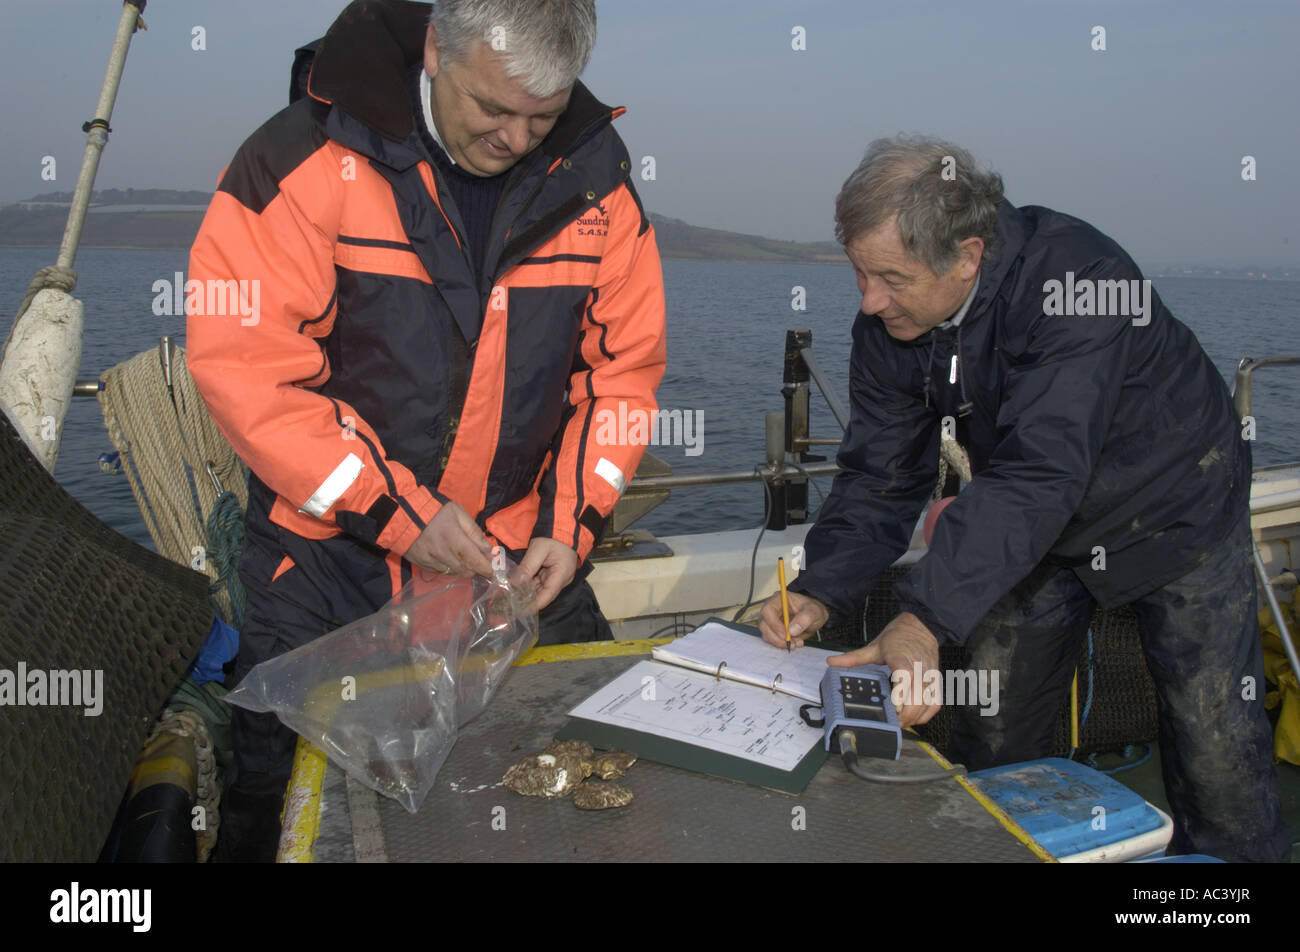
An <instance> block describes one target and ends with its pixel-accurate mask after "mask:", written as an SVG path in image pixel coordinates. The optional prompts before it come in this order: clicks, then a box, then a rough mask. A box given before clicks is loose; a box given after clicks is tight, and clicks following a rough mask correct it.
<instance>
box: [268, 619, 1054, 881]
mask: <svg viewBox="0 0 1300 952" xmlns="http://www.w3.org/2000/svg"><path fill="white" fill-rule="evenodd" d="M649 647H650V643H649V642H644V641H642V642H604V643H597V644H589V645H563V646H554V647H551V648H540V649H535V650H534V651H533V652H530V654H529V655H527V656H525V657H524V658H523V659H521V661H520V665H519V666H518V667H517V668H515V669H514V670H513V671H512V672H511V674H510V677H509V678H508V679H507V680H506V681H505V683H504V684H503V685H502V687H501V689H500V691H499V693H498V694H497V696H496V697H495V698H494V700H493V702H492V704H491V705H490V706H489V707H488V709H487V710H486V711H485V712H484V713H483V714H482V715H480V716H479V717H478V718H476V719H475V720H474V721H472V722H471V723H470V724H468V725H467V726H466V727H465V728H464V729H463V730H462V731H461V733H460V737H459V740H458V741H457V744H456V746H455V748H454V749H453V750H452V752H451V755H450V756H449V757H448V759H447V762H446V763H445V764H444V765H443V768H442V770H441V771H440V772H439V774H438V778H437V781H436V782H435V784H434V787H433V789H432V790H431V791H430V793H429V795H428V797H427V798H426V799H425V801H424V803H423V805H422V806H421V808H420V810H419V812H417V813H415V814H409V813H407V812H406V811H405V810H404V809H403V808H402V807H401V806H400V805H399V804H397V803H396V802H395V801H393V800H390V799H388V798H387V797H382V796H380V795H378V794H376V793H374V792H373V791H371V790H370V789H369V788H367V787H364V786H363V785H361V784H360V783H358V782H356V781H355V780H352V779H351V778H349V777H347V776H346V775H345V774H344V773H343V771H342V770H340V769H339V768H338V767H336V766H334V765H333V764H329V763H328V762H327V761H325V759H324V756H323V755H322V754H320V753H319V752H318V751H315V749H314V748H310V747H309V746H308V745H305V744H302V745H300V752H299V758H298V762H297V764H296V766H295V772H294V779H293V781H292V782H291V787H290V793H289V797H288V803H289V809H288V811H287V815H286V818H285V833H284V836H283V838H282V840H281V844H280V859H281V860H285V861H318V862H357V861H361V862H366V861H371V862H383V861H394V862H411V861H433V860H439V861H447V860H459V861H485V860H486V861H493V860H495V861H642V862H694V861H715V862H763V861H773V860H777V861H780V860H785V861H823V862H824V861H827V860H828V859H829V860H842V861H855V862H883V863H896V862H962V861H970V862H1039V861H1042V860H1043V859H1045V858H1048V857H1046V854H1045V853H1044V852H1043V851H1042V849H1041V847H1039V846H1038V845H1037V844H1036V843H1034V842H1033V840H1032V839H1031V838H1030V837H1029V836H1028V834H1026V833H1025V832H1024V831H1023V830H1021V829H1020V828H1019V827H1018V826H1016V825H1015V824H1014V823H1013V822H1012V821H1010V820H1009V819H1007V818H1006V817H1005V816H1004V815H1002V816H1000V815H999V814H1000V811H998V810H997V808H996V807H994V806H993V805H992V804H990V803H988V801H987V800H984V799H983V798H982V797H979V796H977V794H976V792H975V791H974V789H973V788H972V787H970V786H969V785H968V783H967V782H966V781H965V778H961V779H960V780H958V779H955V778H954V779H945V780H939V781H935V782H931V783H922V784H911V785H906V786H895V785H887V784H875V783H870V782H866V781H863V780H860V779H858V778H856V777H854V776H852V775H851V774H849V773H848V772H847V771H845V769H844V768H843V766H842V765H841V764H840V763H839V762H838V761H837V760H834V759H831V760H828V761H827V762H826V764H825V765H824V766H823V767H822V768H821V770H820V771H819V772H818V774H817V775H816V776H815V777H814V778H813V781H812V782H811V783H810V784H809V785H808V787H807V788H806V789H805V790H804V791H803V793H802V794H800V795H799V796H791V795H788V794H783V793H778V792H775V791H771V790H766V789H763V788H760V787H755V786H749V785H746V784H741V783H735V782H732V781H728V780H722V779H719V778H716V777H711V776H706V775H704V774H698V773H692V772H690V771H686V770H679V769H677V768H673V767H667V766H663V765H660V764H656V763H650V762H646V761H640V762H638V763H637V764H636V765H635V766H634V767H633V768H632V770H631V771H630V772H629V774H628V776H627V777H626V778H625V779H624V780H623V781H621V782H622V783H624V784H625V785H626V786H629V787H630V788H631V789H632V790H633V792H634V794H635V797H636V799H635V800H634V801H633V802H632V803H631V804H630V805H629V806H627V807H625V808H620V809H615V810H608V811H600V812H586V811H582V810H578V809H576V808H575V807H574V806H573V804H572V803H571V802H569V801H568V800H567V799H561V800H545V799H542V798H536V797H522V796H519V795H517V794H515V793H513V792H511V791H509V790H506V789H505V788H504V787H503V786H502V783H501V778H502V776H503V775H504V774H505V771H506V768H507V767H509V765H510V764H512V763H514V762H515V761H516V760H518V759H519V758H520V757H521V756H522V755H524V754H526V753H530V752H533V751H536V750H540V749H541V748H542V747H544V746H546V745H547V744H548V743H550V742H551V739H552V735H553V734H554V733H555V732H556V731H557V730H558V729H559V728H560V727H561V726H562V724H563V723H564V721H565V713H566V712H567V711H568V710H570V709H571V708H572V707H573V706H574V705H576V704H577V703H579V702H580V701H582V700H583V699H584V698H585V697H587V696H588V695H589V694H591V693H592V692H593V691H595V690H596V689H597V688H598V687H600V686H601V685H603V684H604V683H606V682H607V681H609V680H610V679H612V678H613V677H614V676H616V675H617V674H618V673H620V672H622V671H623V670H624V669H626V668H628V667H630V666H631V665H632V664H634V663H636V662H637V661H640V660H644V659H645V658H646V657H647V655H648V651H649ZM538 662H545V663H538ZM899 767H900V769H901V770H905V771H910V772H921V771H929V770H932V769H933V768H934V767H935V762H934V760H933V759H931V756H930V755H929V754H928V753H927V752H926V751H925V750H923V749H922V748H921V746H920V745H919V744H916V743H908V744H906V745H905V749H904V755H903V763H901V764H900V765H899Z"/></svg>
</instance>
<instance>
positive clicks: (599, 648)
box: [276, 638, 1056, 863]
mask: <svg viewBox="0 0 1300 952" xmlns="http://www.w3.org/2000/svg"><path fill="white" fill-rule="evenodd" d="M672 640H673V639H672V638H632V639H628V640H625V641H584V642H577V643H575V644H568V645H539V646H538V647H536V648H533V649H532V650H531V651H528V652H526V653H525V654H524V655H523V656H522V657H521V658H520V659H519V660H518V661H516V662H515V664H514V666H515V667H522V666H524V665H530V664H550V663H552V662H555V661H577V660H581V659H583V658H618V657H624V656H627V655H642V654H649V653H650V649H652V648H654V647H656V646H657V645H665V644H668V642H670V641H672ZM918 743H919V744H920V746H921V748H922V749H923V750H925V752H926V753H928V754H929V755H930V756H931V757H933V758H934V759H935V760H937V761H938V762H939V763H940V764H942V765H943V766H944V767H951V766H952V764H950V763H949V762H948V761H947V760H946V759H945V758H944V756H943V755H942V754H940V753H939V752H938V751H937V750H935V749H934V748H933V747H931V746H930V745H929V744H926V743H924V742H921V741H918ZM328 765H329V758H327V757H326V756H325V754H324V753H323V752H321V751H320V749H318V748H317V747H315V746H314V745H313V744H311V743H310V742H309V741H307V740H304V739H303V738H301V737H299V738H298V749H297V751H296V753H295V754H294V762H293V773H292V775H291V776H290V778H289V787H288V789H287V790H286V791H285V795H284V803H285V807H284V816H283V824H284V828H283V831H282V833H281V835H280V849H279V852H278V853H277V855H276V861H277V862H281V863H310V862H312V847H313V846H314V845H315V843H316V834H317V832H318V831H319V830H320V803H321V786H322V785H323V784H324V782H325V768H326V767H327V766H328ZM953 779H955V780H956V781H957V782H958V783H959V784H961V786H962V789H964V790H965V791H966V792H967V793H969V794H970V795H971V797H973V798H974V800H975V801H976V802H977V803H978V804H979V805H980V806H982V807H983V808H984V809H985V810H987V811H988V812H989V813H990V814H992V815H993V818H994V819H996V820H997V821H998V822H999V823H1001V824H1002V826H1003V827H1005V828H1006V830H1007V832H1009V833H1010V834H1011V835H1012V836H1014V837H1015V838H1016V839H1017V840H1019V841H1020V842H1021V843H1023V844H1024V845H1025V846H1026V847H1027V848H1028V849H1029V851H1030V852H1031V853H1033V854H1034V855H1035V856H1037V857H1038V858H1039V859H1040V860H1042V861H1043V862H1045V863H1055V862H1056V858H1055V857H1053V856H1052V854H1051V853H1049V852H1048V851H1047V850H1045V849H1044V848H1043V847H1042V845H1041V844H1040V843H1038V841H1037V840H1035V839H1034V838H1033V837H1032V836H1030V835H1029V833H1028V832H1026V831H1025V829H1024V828H1023V827H1021V826H1020V824H1019V823H1017V822H1016V821H1015V820H1013V819H1012V818H1011V817H1010V816H1009V815H1008V814H1007V813H1006V811H1004V810H1003V809H1002V808H1001V807H999V806H998V805H997V804H996V803H994V802H993V801H992V800H990V799H989V798H988V797H987V796H985V795H984V792H983V791H981V790H980V789H979V788H978V787H976V786H975V785H974V784H973V783H971V782H970V781H969V780H967V779H966V778H965V777H961V776H958V777H955V778H953Z"/></svg>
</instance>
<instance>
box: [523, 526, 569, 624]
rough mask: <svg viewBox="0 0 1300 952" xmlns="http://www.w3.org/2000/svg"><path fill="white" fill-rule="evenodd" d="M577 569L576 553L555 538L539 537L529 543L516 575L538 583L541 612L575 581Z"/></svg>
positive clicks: (539, 608)
mask: <svg viewBox="0 0 1300 952" xmlns="http://www.w3.org/2000/svg"><path fill="white" fill-rule="evenodd" d="M577 570H578V553H577V552H574V551H573V550H572V549H570V548H569V547H568V546H567V545H565V544H564V543H563V542H559V541H557V540H555V539H543V538H537V539H534V540H533V541H532V542H529V543H528V551H527V552H525V553H524V558H523V561H522V562H520V563H519V568H518V569H517V570H516V574H515V575H514V578H515V579H520V578H528V579H532V581H533V584H534V585H536V586H537V602H536V604H537V610H538V611H541V610H542V609H543V608H545V607H546V606H547V605H549V604H551V602H552V601H554V600H555V596H556V595H559V594H560V591H561V590H562V589H563V588H564V586H566V585H568V584H569V583H570V582H572V581H573V576H574V573H576V572H577Z"/></svg>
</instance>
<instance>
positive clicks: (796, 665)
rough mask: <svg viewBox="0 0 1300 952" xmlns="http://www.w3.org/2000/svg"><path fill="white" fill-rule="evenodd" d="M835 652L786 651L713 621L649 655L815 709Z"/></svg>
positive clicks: (805, 649)
mask: <svg viewBox="0 0 1300 952" xmlns="http://www.w3.org/2000/svg"><path fill="white" fill-rule="evenodd" d="M834 654H835V652H834V651H827V650H825V649H824V648H813V647H811V646H808V645H805V646H804V647H802V648H799V649H798V650H795V651H786V650H785V649H784V648H777V647H775V646H773V645H769V644H768V643H767V642H766V641H764V640H763V639H762V638H755V637H754V636H753V635H747V634H745V633H744V632H743V631H737V630H736V629H734V628H728V627H727V626H726V625H722V624H719V623H718V622H716V621H711V622H706V623H705V624H703V625H701V626H700V627H699V628H697V629H695V630H694V631H693V632H691V633H690V634H689V635H684V636H683V637H681V638H678V639H677V640H676V641H674V642H672V643H671V644H667V645H661V646H660V647H658V648H655V649H654V650H653V651H651V652H650V655H651V657H653V658H654V659H655V660H656V661H663V662H666V663H668V664H674V665H677V666H678V667H682V668H690V669H692V670H694V671H703V672H705V673H707V674H712V675H715V676H717V677H721V678H726V679H728V680H731V681H740V682H741V683H743V684H752V685H754V686H755V687H760V688H768V689H769V690H773V691H779V692H781V693H782V694H788V695H790V696H791V697H797V698H802V699H803V700H805V701H810V702H812V703H814V704H818V703H820V702H821V683H822V677H823V676H824V675H825V674H826V659H827V658H829V657H831V656H833V655H834Z"/></svg>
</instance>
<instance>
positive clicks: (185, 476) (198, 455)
mask: <svg viewBox="0 0 1300 952" xmlns="http://www.w3.org/2000/svg"><path fill="white" fill-rule="evenodd" d="M170 355H171V357H170V366H171V386H170V388H169V387H168V383H167V379H166V377H165V375H164V372H163V366H162V361H161V355H160V351H144V352H143V353H140V354H136V355H135V356H134V357H132V358H131V359H130V360H128V361H126V362H125V363H121V364H118V365H117V366H115V367H112V368H110V369H109V370H107V371H105V372H104V374H103V377H102V379H103V382H104V389H103V390H102V391H100V393H99V403H100V408H101V409H102V410H103V413H104V425H105V427H107V429H108V435H109V439H110V440H112V442H113V446H114V448H115V449H116V450H117V451H118V453H119V454H120V455H121V464H122V471H123V472H125V473H126V476H127V480H128V481H129V482H130V484H131V492H132V494H134V496H135V501H136V503H137V505H139V507H140V512H141V514H142V515H143V517H144V521H145V526H146V527H147V528H148V530H149V535H150V537H151V538H152V539H153V541H154V545H155V547H156V548H157V550H158V553H159V554H160V555H162V556H164V557H166V558H168V559H171V560H172V561H173V562H179V563H180V564H181V565H188V566H190V567H191V568H193V569H196V570H198V571H201V572H204V573H205V574H207V576H208V577H209V578H211V579H212V586H211V589H210V591H211V596H212V603H213V608H214V610H215V611H216V613H217V614H218V615H220V616H221V618H222V619H224V620H225V621H226V623H227V624H229V625H230V626H231V627H233V628H236V629H238V628H240V627H241V626H242V624H243V613H244V590H243V587H242V586H241V585H240V582H239V575H238V566H239V553H240V550H241V549H242V548H243V531H244V509H245V508H246V507H247V505H248V482H247V470H246V468H245V466H244V464H243V462H242V461H241V460H240V459H239V457H238V456H236V455H235V452H234V450H232V449H231V448H230V444H229V443H227V442H226V439H225V437H223V436H222V435H221V432H220V431H219V430H218V429H217V427H216V424H215V423H213V422H212V418H211V417H210V416H209V415H208V409H207V407H206V406H205V405H204V403H203V400H202V398H201V397H200V396H199V393H198V390H197V388H196V387H195V386H194V379H193V378H192V377H191V376H190V374H189V371H188V369H187V368H186V365H185V352H184V350H183V349H181V348H179V347H176V346H174V345H171V347H170ZM218 484H219V487H218ZM204 513H206V514H207V515H206V517H205V516H204Z"/></svg>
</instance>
